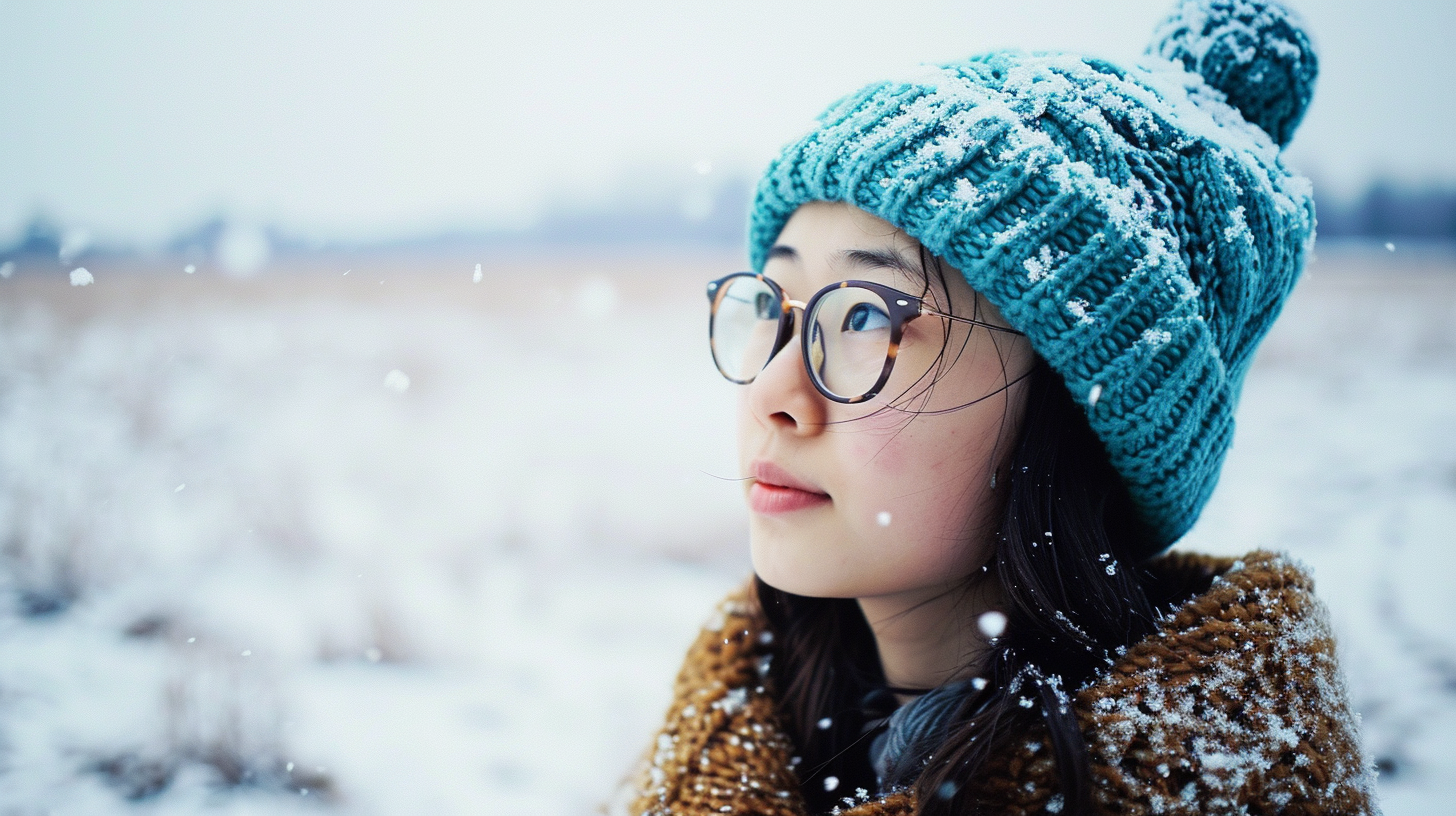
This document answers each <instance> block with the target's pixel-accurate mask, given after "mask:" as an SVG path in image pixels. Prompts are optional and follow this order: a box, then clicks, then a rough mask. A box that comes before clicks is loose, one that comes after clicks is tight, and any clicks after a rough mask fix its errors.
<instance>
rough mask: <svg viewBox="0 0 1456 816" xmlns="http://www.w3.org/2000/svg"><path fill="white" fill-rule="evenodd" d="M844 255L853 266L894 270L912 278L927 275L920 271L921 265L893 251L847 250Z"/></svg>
mask: <svg viewBox="0 0 1456 816" xmlns="http://www.w3.org/2000/svg"><path fill="white" fill-rule="evenodd" d="M842 255H843V257H844V259H845V260H846V261H848V262H850V263H851V264H853V265H855V266H859V267H863V268H866V269H894V270H896V271H899V272H903V273H904V274H906V275H909V276H911V277H912V278H920V277H922V276H923V275H924V274H925V273H924V272H922V271H921V270H920V264H917V263H915V262H914V261H911V260H910V259H909V258H906V257H905V256H904V255H901V254H900V253H898V252H896V251H895V250H893V249H847V250H845V251H844V252H843V253H842Z"/></svg>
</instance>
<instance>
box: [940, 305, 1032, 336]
mask: <svg viewBox="0 0 1456 816" xmlns="http://www.w3.org/2000/svg"><path fill="white" fill-rule="evenodd" d="M920 313H921V314H931V315H935V316H936V317H943V318H945V319H946V320H954V321H956V322H957V323H969V324H971V325H972V326H980V327H982V328H985V329H994V330H995V331H1001V332H1006V333H1008V334H1021V335H1024V334H1025V333H1024V332H1019V331H1017V330H1016V329H1013V328H1011V327H1010V326H997V325H996V324H995V323H987V322H985V321H984V320H976V319H974V318H970V317H961V316H960V315H953V314H946V313H945V312H942V311H940V310H938V309H932V308H930V307H929V306H926V305H925V304H923V303H922V304H920Z"/></svg>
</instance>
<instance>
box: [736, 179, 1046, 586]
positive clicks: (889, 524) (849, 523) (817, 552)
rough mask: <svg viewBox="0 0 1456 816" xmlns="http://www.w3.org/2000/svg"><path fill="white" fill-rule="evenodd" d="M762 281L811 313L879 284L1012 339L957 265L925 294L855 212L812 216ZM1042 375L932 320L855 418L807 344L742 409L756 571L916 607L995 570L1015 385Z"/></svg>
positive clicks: (1027, 354)
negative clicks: (821, 295)
mask: <svg viewBox="0 0 1456 816" xmlns="http://www.w3.org/2000/svg"><path fill="white" fill-rule="evenodd" d="M764 274H765V275H766V276H767V277H769V278H770V279H772V280H774V281H775V282H777V283H778V284H779V285H780V286H781V287H782V288H783V290H784V292H785V294H786V295H787V296H788V297H789V298H790V299H793V300H797V301H807V300H808V299H809V298H810V297H811V296H812V295H813V294H814V293H815V292H817V291H818V290H819V289H821V288H823V287H824V286H827V285H829V284H831V283H836V282H838V281H841V280H848V279H854V280H868V281H873V282H876V283H881V284H884V285H886V286H890V287H893V288H895V289H899V290H901V291H904V292H908V293H910V294H913V295H918V296H923V297H924V298H925V301H926V305H928V306H931V307H933V308H936V309H938V310H940V311H947V312H950V313H952V314H956V315H960V316H965V317H974V318H976V319H978V320H981V321H985V322H989V323H993V324H996V325H1001V326H1004V325H1006V324H1005V321H1004V320H1003V319H1002V318H1001V316H1000V315H999V314H997V313H996V311H995V309H994V308H992V307H991V305H990V304H989V303H988V302H987V301H986V300H985V299H984V298H981V297H979V296H978V295H976V294H975V293H974V292H973V291H972V290H971V288H970V286H969V285H968V284H967V283H966V282H965V279H964V278H963V277H962V276H961V274H960V272H959V271H958V270H955V269H953V268H950V267H945V268H944V281H943V282H942V281H941V280H940V278H939V276H937V275H935V274H934V273H933V272H932V273H931V274H929V280H928V283H927V279H926V275H925V274H923V273H922V268H921V252H920V247H919V244H918V243H916V241H915V240H914V239H912V238H910V237H909V236H907V235H906V234H905V233H903V232H901V231H899V230H898V229H896V228H894V227H892V226H890V225H889V224H888V223H886V222H884V221H882V220H880V219H878V218H876V217H874V216H872V215H869V214H868V213H865V212H864V211H862V210H859V209H857V208H854V207H851V206H849V205H846V204H829V203H814V204H807V205H805V206H803V207H800V208H799V209H798V210H797V211H796V212H795V213H794V215H793V217H792V218H790V219H789V221H788V223H787V224H786V225H785V226H784V229H783V232H782V233H781V234H780V235H779V238H778V241H777V243H776V244H775V246H774V248H773V250H772V252H771V255H770V259H769V261H768V262H767V264H766V265H765V267H764ZM796 318H797V322H796V325H795V329H796V331H797V329H798V328H799V325H798V323H799V322H802V319H803V315H802V313H797V314H796ZM942 348H943V349H944V352H945V353H944V354H943V355H941V354H940V352H941V349H942ZM937 358H938V359H939V362H938V363H935V362H933V361H935V360H936V359H937ZM1032 362H1033V357H1032V352H1031V350H1030V347H1029V346H1028V344H1027V342H1026V340H1025V339H1024V338H1022V337H1021V336H1019V335H1015V334H1010V333H1007V332H997V331H992V330H988V329H985V328H982V327H973V326H970V325H968V324H963V323H957V322H953V321H948V320H944V319H942V318H940V317H936V316H934V315H923V316H921V317H918V318H915V319H913V320H911V321H910V322H909V323H907V324H906V326H905V334H904V337H903V338H902V341H901V352H900V354H899V355H898V356H897V358H896V365H895V369H894V372H893V374H892V375H891V377H890V380H889V382H888V383H887V385H886V386H885V388H884V389H882V390H881V392H880V394H879V395H878V396H876V397H875V398H873V399H871V400H869V401H867V402H864V403H860V404H855V405H844V404H840V403H836V402H831V401H829V400H827V399H825V398H824V397H823V396H821V395H820V394H819V392H818V391H816V390H815V388H814V386H813V384H812V383H811V382H810V380H809V377H808V374H807V373H806V372H805V370H804V362H803V354H802V352H801V346H800V344H799V341H798V337H797V335H796V336H795V338H794V340H793V341H792V342H790V343H789V345H787V346H786V347H785V348H784V349H783V350H782V351H780V352H779V353H778V355H777V356H775V357H774V358H773V359H772V360H771V361H770V362H769V364H768V365H767V367H765V368H764V369H763V371H761V372H760V373H759V374H758V376H757V378H756V379H755V380H754V381H753V382H752V383H750V384H748V385H746V386H743V388H742V390H741V396H740V400H739V406H738V453H739V464H740V466H741V468H742V472H743V473H744V474H745V475H747V476H751V477H753V478H752V479H750V480H749V481H748V482H746V487H747V493H748V504H749V508H750V510H751V516H750V534H751V546H752V552H753V566H754V569H755V571H756V572H757V573H758V574H759V576H760V577H762V578H763V580H764V581H766V582H768V584H769V585H770V586H774V587H777V588H779V589H781V590H785V591H788V592H793V593H796V594H800V595H808V596H814V597H834V598H870V597H883V596H891V595H905V596H907V597H910V598H912V599H913V598H914V597H917V596H924V597H929V596H931V595H933V594H935V593H939V592H941V591H943V590H944V589H946V588H947V587H949V586H952V585H954V584H956V583H958V582H959V581H961V580H962V579H964V578H965V577H966V576H967V575H968V574H969V573H970V572H972V571H973V570H976V569H978V568H979V567H980V566H981V565H982V564H984V563H986V562H987V561H988V560H989V558H990V554H991V544H990V538H991V530H992V525H993V524H994V523H995V522H996V520H997V511H998V505H999V504H1000V502H999V501H998V498H997V497H998V496H999V495H1000V494H999V493H998V492H997V491H996V490H995V489H994V488H993V487H992V486H991V477H992V471H993V469H994V468H996V467H999V466H1003V465H1004V462H1005V461H1006V459H1007V457H1008V454H1009V451H1010V448H1011V445H1012V443H1013V441H1014V439H1015V437H1016V432H1017V430H1018V427H1019V418H1020V416H1021V413H1022V408H1023V403H1024V401H1025V396H1024V388H1023V386H1021V385H1015V384H1011V383H1014V381H1016V380H1017V379H1018V378H1020V377H1021V376H1022V375H1024V374H1025V373H1026V372H1027V371H1029V370H1030V368H1031V366H1032ZM1008 384H1011V385H1009V387H1008ZM960 406H966V407H960ZM947 409H958V410H947ZM937 411H940V412H942V413H936V412H937ZM1001 480H1002V481H1004V480H1005V474H1004V472H1003V473H1002V474H1001Z"/></svg>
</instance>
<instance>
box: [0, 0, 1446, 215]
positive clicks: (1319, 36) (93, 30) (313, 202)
mask: <svg viewBox="0 0 1456 816" xmlns="http://www.w3.org/2000/svg"><path fill="white" fill-rule="evenodd" d="M1167 7H1168V3H1166V2H1164V0H1121V1H1117V2H1114V1H1113V0H1062V1H1061V2H1049V1H1048V0H1018V1H1017V2H1005V0H1002V2H997V3H988V2H976V0H957V1H954V2H951V1H949V0H899V2H895V3H889V2H876V3H866V2H858V1H857V0H833V1H832V2H822V3H792V2H785V1H784V0H780V2H772V3H770V2H727V1H726V0H717V2H696V1H695V0H614V1H613V2H605V3H604V2H559V0H532V2H529V3H521V4H502V3H479V2H477V3H425V2H421V0H410V1H409V2H379V3H366V2H351V3H344V2H315V3H305V2H299V1H298V0H288V2H264V0H249V2H246V3H242V2H238V3H230V4H224V3H221V2H217V3H213V2H208V3H195V2H187V3H182V2H178V3H160V2H115V0H94V1H93V2H38V1H37V2H17V1H16V0H0V36H3V39H0V239H5V238H7V237H8V236H13V235H14V234H16V231H17V230H19V229H20V228H21V227H22V226H23V225H24V224H25V223H26V222H27V221H29V219H30V217H31V216H32V214H33V213H35V212H38V211H43V212H45V213H48V214H49V215H50V216H51V217H53V218H55V219H57V220H59V221H60V222H62V223H63V224H65V225H68V226H79V227H85V228H88V229H90V230H92V231H93V232H95V233H96V234H98V235H99V236H101V237H103V238H111V239H122V240H140V241H155V240H158V239H160V238H162V237H163V236H166V235H168V234H170V233H172V232H174V231H175V230H177V229H179V228H182V227H185V226H188V225H190V224H192V223H195V222H196V221H198V220H200V219H201V218H203V217H206V216H207V215H210V214H213V213H222V214H226V215H228V216H229V217H232V218H236V219H242V220H248V221H253V222H256V223H265V222H266V223H274V224H279V225H282V226H284V227H285V228H287V229H289V230H291V231H295V232H299V233H302V234H306V235H310V236H314V237H320V238H326V237H332V238H356V239H357V238H364V239H368V238H385V237H394V236H402V235H411V234H418V233H422V232H431V231H435V230H439V229H446V228H466V229H471V228H476V229H478V228H485V227H493V226H500V225H505V224H512V223H516V224H520V223H524V222H528V221H529V219H530V218H531V217H532V216H533V214H534V213H536V212H538V211H539V209H540V208H541V207H542V206H543V204H544V203H545V202H547V201H559V200H568V201H591V200H593V199H599V198H600V197H601V196H603V195H605V194H606V191H608V190H611V189H618V188H621V187H625V186H630V184H631V183H632V181H633V180H634V179H637V178H643V177H648V176H652V175H654V174H670V173H672V172H677V171H681V172H684V173H686V172H689V168H691V167H693V166H694V165H695V164H698V163H700V162H705V161H706V162H711V164H712V166H713V168H714V170H713V172H714V173H715V174H731V173H738V174H740V175H755V174H756V173H757V172H758V171H759V169H761V167H762V165H763V163H764V162H766V161H767V160H768V159H769V158H770V157H771V156H772V154H773V153H774V152H775V151H776V150H777V149H778V148H779V147H780V146H781V145H782V144H783V143H784V142H785V141H787V140H788V139H790V138H792V137H794V136H796V135H798V134H799V133H800V132H801V131H802V130H803V129H804V128H805V127H807V125H808V123H809V122H810V121H811V119H812V117H813V116H814V115H815V114H816V113H817V112H818V111H819V110H820V109H821V108H822V107H823V106H824V105H825V104H826V103H828V102H829V101H831V100H833V99H834V98H836V97H838V96H839V95H841V94H844V93H846V92H848V91H850V90H853V89H854V88H855V87H857V86H859V85H861V84H863V83H864V82H867V81H870V80H874V79H880V78H883V77H885V76H888V75H891V74H892V73H896V72H901V71H903V70H904V69H906V68H908V67H910V66H913V65H915V64H917V63H921V62H936V61H948V60H951V59H955V58H958V57H961V56H965V55H969V54H972V53H976V52H980V51H985V50H988V49H992V48H997V47H1005V46H1019V47H1024V48H1028V49H1065V50H1075V51H1080V52H1083V53H1090V54H1097V55H1100V56H1106V57H1111V58H1113V59H1115V60H1119V61H1131V60H1132V59H1134V58H1135V57H1136V56H1137V55H1138V54H1140V53H1141V51H1142V49H1143V47H1144V45H1145V44H1146V42H1147V38H1148V34H1149V32H1150V31H1151V29H1152V27H1153V26H1154V24H1155V23H1156V22H1157V20H1158V18H1159V17H1160V16H1161V15H1162V13H1163V12H1164V11H1165V10H1166V8H1167ZM1296 8H1298V9H1299V10H1300V11H1301V12H1302V13H1303V14H1304V15H1305V17H1306V19H1307V21H1308V23H1309V25H1310V28H1311V29H1312V30H1313V32H1314V34H1315V37H1316V40H1317V45H1318V47H1319V49H1320V58H1321V76H1320V83H1319V87H1318V90H1317V93H1316V96H1315V101H1314V104H1313V106H1312V108H1311V110H1310V113H1309V115H1308V117H1307V118H1306V119H1305V123H1304V125H1303V126H1302V128H1301V129H1300V131H1299V134H1298V136H1296V138H1295V141H1294V143H1293V145H1292V146H1291V148H1290V150H1289V158H1290V161H1291V163H1293V164H1294V165H1295V166H1296V167H1298V168H1300V169H1301V170H1303V171H1305V172H1307V173H1309V174H1311V175H1312V176H1314V177H1315V179H1316V180H1317V181H1319V182H1323V183H1325V184H1327V185H1329V188H1330V189H1335V190H1339V191H1341V192H1349V191H1351V190H1354V189H1357V188H1358V187H1359V186H1360V185H1362V184H1363V183H1364V182H1365V181H1366V180H1367V179H1368V178H1370V177H1372V176H1374V175H1376V174H1385V175H1392V176H1395V177H1397V178H1402V179H1406V180H1413V181H1419V180H1423V179H1435V180H1441V181H1444V182H1447V183H1452V182H1456V149H1453V146H1452V142H1453V139H1452V134H1456V92H1453V91H1452V88H1456V48H1453V47H1452V45H1451V43H1452V41H1453V39H1456V3H1452V2H1450V0H1442V1H1441V2H1425V0H1420V1H1419V2H1417V1H1408V2H1370V0H1303V2H1298V3H1297V4H1296Z"/></svg>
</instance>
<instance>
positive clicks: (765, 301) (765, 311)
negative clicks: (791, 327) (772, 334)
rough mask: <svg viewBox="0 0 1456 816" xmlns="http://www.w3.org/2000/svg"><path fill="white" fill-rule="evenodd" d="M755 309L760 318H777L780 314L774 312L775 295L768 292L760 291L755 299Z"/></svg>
mask: <svg viewBox="0 0 1456 816" xmlns="http://www.w3.org/2000/svg"><path fill="white" fill-rule="evenodd" d="M753 308H754V311H755V312H756V313H757V314H758V319H759V320H776V319H777V318H778V315H776V314H774V311H775V310H774V296H773V295H771V294H769V293H768V292H759V293H758V297H757V298H755V299H754V304H753Z"/></svg>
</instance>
